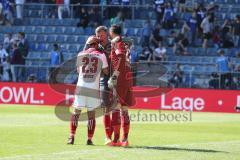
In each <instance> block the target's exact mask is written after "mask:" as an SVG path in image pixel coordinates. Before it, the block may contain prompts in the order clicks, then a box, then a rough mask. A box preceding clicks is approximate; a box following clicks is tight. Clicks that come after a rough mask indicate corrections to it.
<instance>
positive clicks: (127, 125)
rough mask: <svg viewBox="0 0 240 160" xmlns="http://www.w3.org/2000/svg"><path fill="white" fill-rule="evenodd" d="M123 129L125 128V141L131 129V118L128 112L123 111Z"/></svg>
mask: <svg viewBox="0 0 240 160" xmlns="http://www.w3.org/2000/svg"><path fill="white" fill-rule="evenodd" d="M121 121H122V128H123V141H125V140H127V139H128V133H129V128H130V118H129V114H128V111H122V114H121Z"/></svg>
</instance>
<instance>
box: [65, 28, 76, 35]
mask: <svg viewBox="0 0 240 160" xmlns="http://www.w3.org/2000/svg"><path fill="white" fill-rule="evenodd" d="M64 34H75V33H74V28H73V27H66V28H65V31H64Z"/></svg>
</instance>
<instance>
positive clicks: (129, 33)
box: [124, 28, 135, 36]
mask: <svg viewBox="0 0 240 160" xmlns="http://www.w3.org/2000/svg"><path fill="white" fill-rule="evenodd" d="M124 35H126V36H135V29H134V28H128V29H124Z"/></svg>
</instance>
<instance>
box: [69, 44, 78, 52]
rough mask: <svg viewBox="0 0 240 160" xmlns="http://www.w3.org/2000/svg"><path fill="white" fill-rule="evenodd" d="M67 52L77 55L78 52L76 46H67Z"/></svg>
mask: <svg viewBox="0 0 240 160" xmlns="http://www.w3.org/2000/svg"><path fill="white" fill-rule="evenodd" d="M68 51H69V52H74V53H77V52H78V48H77V45H69V46H68Z"/></svg>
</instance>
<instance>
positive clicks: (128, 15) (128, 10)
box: [121, 0, 132, 19]
mask: <svg viewBox="0 0 240 160" xmlns="http://www.w3.org/2000/svg"><path fill="white" fill-rule="evenodd" d="M121 1H122V5H123V8H122V12H123V13H124V17H125V18H126V19H130V18H131V17H132V16H131V8H130V7H129V6H128V5H129V4H130V0H121Z"/></svg>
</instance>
